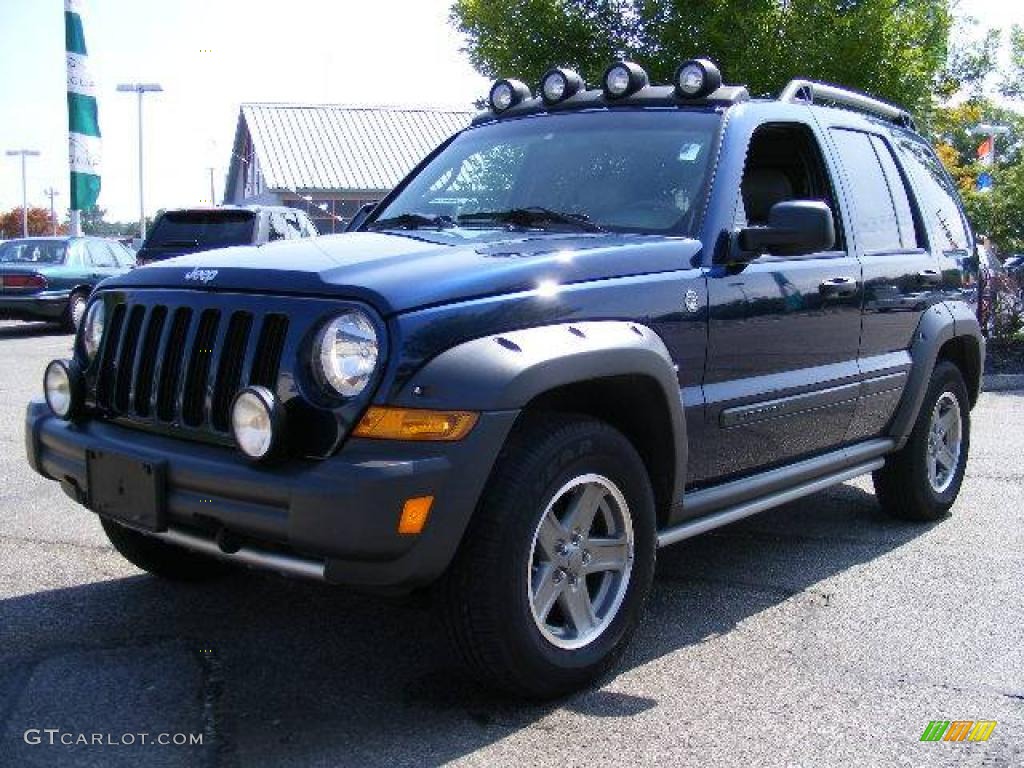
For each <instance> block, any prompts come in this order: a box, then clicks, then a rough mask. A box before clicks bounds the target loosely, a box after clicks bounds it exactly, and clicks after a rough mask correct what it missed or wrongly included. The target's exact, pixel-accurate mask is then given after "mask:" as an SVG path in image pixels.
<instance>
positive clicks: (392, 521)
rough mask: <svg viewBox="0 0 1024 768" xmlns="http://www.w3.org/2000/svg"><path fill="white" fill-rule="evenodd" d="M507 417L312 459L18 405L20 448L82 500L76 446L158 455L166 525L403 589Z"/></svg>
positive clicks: (427, 577) (424, 568)
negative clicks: (273, 459) (450, 439)
mask: <svg viewBox="0 0 1024 768" xmlns="http://www.w3.org/2000/svg"><path fill="white" fill-rule="evenodd" d="M517 415H518V412H516V411H499V412H490V413H485V414H482V415H481V418H480V421H479V422H478V423H477V426H476V427H475V428H474V429H473V431H472V432H471V433H470V434H469V435H468V436H467V437H466V438H465V439H463V440H462V441H459V442H457V443H406V442H393V441H383V440H360V439H354V438H353V439H350V440H348V442H347V443H346V444H345V446H344V447H343V448H342V450H341V451H339V452H338V453H337V454H335V455H334V456H331V457H330V458H328V459H325V460H322V461H312V460H293V461H289V462H286V463H283V464H280V465H271V466H260V465H255V464H253V463H251V462H249V461H247V460H246V459H245V458H244V457H243V456H242V455H241V454H240V453H239V452H238V451H236V450H234V449H230V448H225V447H221V446H212V445H205V444H201V443H194V442H188V441H184V440H180V439H175V438H171V437H166V436H161V435H153V434H150V433H146V432H140V431H138V430H132V429H129V428H126V427H124V426H120V425H117V424H112V423H108V422H101V421H92V422H86V423H82V424H74V423H69V422H65V421H61V420H59V419H57V418H56V417H54V416H53V415H52V414H51V413H50V411H49V409H48V408H47V406H46V404H45V403H43V402H42V401H39V400H35V401H33V402H31V403H30V404H29V406H28V410H27V413H26V424H25V442H26V446H25V447H26V452H27V454H28V459H29V463H30V464H31V465H32V467H33V469H35V470H36V471H37V472H39V473H40V474H42V475H43V476H44V477H47V478H50V479H53V480H57V481H59V482H60V483H61V485H62V486H63V487H64V488H65V490H67V491H68V492H69V495H71V496H72V498H74V499H75V500H76V501H78V502H79V503H82V504H86V505H87V503H88V478H87V477H86V463H85V452H86V450H88V449H96V450H109V451H116V452H121V453H124V454H127V455H130V456H135V457H138V458H140V459H143V460H157V459H159V460H161V461H163V462H165V464H166V467H167V485H166V500H167V505H166V512H167V522H168V526H169V528H170V529H173V530H181V529H184V530H186V531H188V532H192V531H195V532H198V533H201V534H210V539H211V540H212V539H215V538H216V536H217V534H218V532H220V531H224V532H225V533H228V534H231V535H233V536H236V537H237V538H238V539H239V540H240V541H242V542H243V544H244V545H245V546H247V547H250V548H252V549H254V550H263V549H266V551H268V552H270V553H272V554H274V555H275V556H276V555H278V553H279V552H281V551H282V550H284V551H287V552H288V553H290V554H289V556H291V555H292V554H294V556H295V557H298V558H299V559H308V560H309V561H313V562H323V563H324V568H323V578H325V579H326V580H327V581H331V582H336V583H344V584H350V585H353V586H362V587H368V588H373V587H381V588H389V589H393V588H411V587H416V586H421V585H423V584H426V583H429V582H430V581H432V580H434V579H435V578H436V577H437V576H439V575H440V574H441V573H442V572H443V571H444V569H445V568H446V567H447V566H448V563H449V562H450V561H451V558H452V556H453V555H454V554H455V550H456V548H457V547H458V544H459V541H460V540H461V538H462V534H463V532H464V531H465V528H466V525H467V524H468V522H469V518H470V516H471V515H472V513H473V510H474V509H475V508H476V504H477V501H478V499H479V497H480V495H481V493H482V492H483V488H484V485H485V483H486V481H487V478H488V476H489V475H490V471H491V467H492V465H493V463H494V460H495V458H496V457H497V455H498V452H499V451H500V449H501V446H502V445H503V443H504V441H505V438H506V436H507V435H508V432H509V430H510V429H511V427H512V425H513V423H514V422H515V419H516V416H517ZM424 495H432V496H434V497H435V501H434V506H433V509H432V512H431V519H430V522H429V523H428V525H427V527H426V529H425V530H424V532H423V533H422V534H420V535H418V536H402V535H399V534H398V533H397V523H398V518H399V516H400V514H401V509H402V505H403V504H404V502H405V500H406V499H408V498H410V497H414V496H424ZM178 543H180V544H181V545H182V546H188V547H190V548H198V545H197V546H196V547H192V546H191V544H190V543H188V542H184V541H182V542H178ZM261 545H265V546H261ZM250 564H252V565H260V563H259V562H258V561H255V560H254V561H253V562H251V563H250ZM273 570H286V569H285V568H281V567H277V568H273Z"/></svg>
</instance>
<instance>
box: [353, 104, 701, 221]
mask: <svg viewBox="0 0 1024 768" xmlns="http://www.w3.org/2000/svg"><path fill="white" fill-rule="evenodd" d="M720 125H721V116H720V115H717V114H714V113H711V112H682V111H672V112H669V111H657V112H655V111H642V110H636V111H603V112H590V113H571V114H569V113H566V114H560V115H546V116H538V117H532V118H521V119H518V120H509V121H508V122H501V123H492V124H488V125H483V126H480V127H477V128H473V129H470V130H468V131H466V132H464V133H463V134H461V135H460V136H458V137H457V138H456V139H455V140H454V141H453V142H452V143H451V144H450V145H449V146H447V147H446V148H445V149H444V150H443V151H442V152H441V153H440V154H438V155H437V157H435V158H434V159H433V160H432V161H431V162H430V163H429V164H428V165H427V166H426V167H425V168H424V169H422V170H421V171H420V172H419V173H418V174H417V176H416V177H415V178H413V179H412V180H411V181H410V182H409V184H408V185H407V186H406V187H405V188H404V189H403V190H402V191H401V192H400V193H399V194H398V195H397V196H396V197H395V199H394V200H392V201H391V202H390V203H389V204H388V205H387V206H386V207H385V208H384V209H383V210H381V211H380V212H379V213H378V214H377V216H376V217H375V221H374V222H373V223H371V224H370V227H371V228H372V227H375V226H376V227H387V226H389V225H390V224H391V223H397V222H401V221H403V220H405V221H416V220H423V221H434V222H437V223H438V225H440V226H444V225H447V226H464V227H493V226H496V225H502V226H508V225H511V226H515V225H516V224H517V223H521V224H524V225H525V226H533V225H540V224H542V223H544V222H545V221H546V222H547V223H548V224H551V223H554V224H555V225H563V226H567V227H570V228H572V227H574V225H578V226H580V228H583V225H584V224H586V225H589V226H590V227H591V228H593V229H597V228H600V229H607V230H613V231H627V232H650V233H673V234H691V233H693V232H694V230H695V227H696V225H697V220H698V217H699V215H700V212H701V210H702V208H703V202H704V199H705V196H706V190H707V177H708V170H709V168H710V163H711V155H712V150H713V148H714V147H715V139H716V136H717V134H718V130H719V126H720ZM516 212H519V213H520V214H522V215H521V216H519V217H518V218H517V216H516V215H515V213H516ZM531 216H532V217H531ZM545 216H547V217H548V218H547V219H545V218H544V217H545Z"/></svg>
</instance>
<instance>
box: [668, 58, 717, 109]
mask: <svg viewBox="0 0 1024 768" xmlns="http://www.w3.org/2000/svg"><path fill="white" fill-rule="evenodd" d="M721 85H722V73H721V72H719V71H718V67H716V66H715V64H714V62H712V61H710V60H708V59H692V60H690V61H684V62H683V63H682V64H680V65H679V68H678V69H677V70H676V78H675V86H676V95H678V96H681V97H683V98H685V99H694V98H698V97H701V96H707V95H708V94H710V93H712V92H714V91H716V90H718V88H719V87H721Z"/></svg>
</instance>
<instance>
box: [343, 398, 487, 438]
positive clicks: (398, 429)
mask: <svg viewBox="0 0 1024 768" xmlns="http://www.w3.org/2000/svg"><path fill="white" fill-rule="evenodd" d="M476 420H477V414H475V413H473V412H471V411H427V410H422V409H419V408H384V407H378V406H373V407H371V408H370V409H369V410H368V411H367V412H366V414H365V415H364V416H363V418H362V419H361V420H360V422H359V424H358V425H357V426H356V429H355V431H354V432H353V433H352V434H353V435H355V436H356V437H370V438H376V439H378V440H443V441H453V440H461V439H462V438H464V437H465V436H466V435H468V434H469V431H470V430H471V429H473V427H474V425H475V424H476Z"/></svg>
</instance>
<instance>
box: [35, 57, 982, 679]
mask: <svg viewBox="0 0 1024 768" xmlns="http://www.w3.org/2000/svg"><path fill="white" fill-rule="evenodd" d="M540 90H541V95H540V96H533V95H532V94H531V93H530V90H529V89H528V88H527V87H526V86H525V85H523V84H522V83H518V82H515V81H509V80H502V81H499V82H498V83H496V84H495V85H494V87H493V88H492V90H491V95H490V104H491V109H490V110H488V111H487V112H485V113H484V114H482V115H480V116H478V117H477V118H476V119H475V120H474V121H473V123H472V125H471V126H470V127H469V128H467V129H466V130H464V131H462V132H461V133H459V134H458V135H457V136H455V137H454V138H453V139H451V140H450V141H448V142H445V144H443V145H442V146H441V147H440V148H439V149H438V150H436V151H435V152H434V153H433V154H431V155H430V156H429V157H428V158H427V159H426V160H425V161H424V162H422V163H421V164H420V165H419V166H418V167H417V169H416V170H415V171H413V173H412V174H411V175H410V176H408V177H407V178H406V179H405V180H404V181H402V182H401V183H400V184H399V185H398V187H397V188H396V189H395V190H394V191H392V192H391V193H390V194H389V195H388V196H387V197H386V198H385V199H384V200H382V201H381V202H380V204H379V205H377V206H376V207H375V208H374V209H373V210H372V211H371V212H369V214H368V216H367V217H366V218H365V219H364V221H363V222H362V224H359V225H358V226H357V228H356V231H354V232H349V233H345V234H342V235H338V236H335V237H330V238H321V239H320V240H318V241H317V242H316V243H311V242H307V241H305V240H297V241H289V242H285V243H277V244H270V245H267V246H264V247H262V248H235V249H232V250H231V251H230V252H216V251H215V252H211V253H205V254H197V255H193V256H188V257H182V258H177V259H173V260H170V261H166V262H163V263H161V264H156V265H153V266H151V267H148V268H146V269H140V270H136V271H135V272H132V273H129V274H127V275H124V276H122V277H120V278H118V279H116V280H113V281H111V282H109V283H107V284H104V285H103V286H102V287H101V289H100V290H98V291H97V294H96V296H95V297H94V298H93V300H92V301H91V302H90V305H89V308H88V313H87V316H86V320H85V322H84V323H83V326H82V329H81V330H80V332H79V336H78V339H77V343H76V345H75V352H74V357H73V358H72V359H70V360H55V361H53V362H52V363H50V365H49V367H48V368H47V373H46V378H45V395H46V400H45V401H36V402H33V403H31V404H30V405H29V407H28V413H27V429H26V434H27V435H28V436H29V442H28V459H29V462H30V463H31V465H32V467H34V468H35V469H36V470H37V471H38V472H40V473H41V474H42V475H43V476H45V477H48V478H51V479H53V480H55V481H58V482H60V483H61V485H62V486H63V488H64V489H65V490H66V491H67V492H68V494H69V495H70V496H71V497H72V498H73V499H75V500H77V501H78V502H80V503H82V504H85V505H86V506H88V507H90V508H91V509H92V510H94V511H95V512H96V513H97V514H98V515H99V517H100V520H101V522H102V525H103V528H104V530H105V531H106V534H107V536H108V537H109V539H110V541H111V542H112V543H113V545H114V547H115V548H116V549H117V550H118V551H119V552H121V554H123V555H124V556H125V557H126V558H128V559H129V560H130V561H131V562H133V563H135V564H136V565H138V566H139V567H140V568H143V569H145V570H147V571H149V572H151V573H154V574H157V575H160V576H163V577H166V578H170V579H184V580H191V581H200V580H203V579H208V578H213V577H216V576H218V575H221V574H223V573H224V572H225V570H226V569H230V567H231V565H232V564H242V565H247V566H254V567H260V568H266V569H269V570H273V571H278V572H284V573H287V574H291V575H294V576H301V577H307V578H312V579H316V580H320V581H327V582H330V583H337V584H345V585H350V586H354V587H358V588H360V589H363V590H378V591H381V592H389V593H393V592H400V591H411V590H415V589H416V588H420V587H426V586H430V587H432V589H433V590H434V593H435V595H436V596H437V598H438V602H437V605H438V606H439V610H440V612H441V615H442V617H443V619H444V621H445V623H446V625H447V627H448V630H449V632H450V635H451V638H452V639H453V643H454V647H455V649H456V650H457V651H458V652H459V653H460V655H461V656H462V658H463V659H464V662H465V666H466V668H467V669H468V670H471V671H472V672H473V673H475V674H476V675H477V676H479V678H480V679H481V680H483V681H485V682H486V683H488V684H491V685H495V686H498V687H500V688H503V689H505V690H509V691H512V692H514V693H516V694H520V695H525V696H531V697H548V696H556V695H559V694H564V693H566V692H567V691H571V690H574V689H577V688H579V687H580V686H584V685H587V684H589V683H590V682H592V681H593V680H594V679H595V678H597V677H599V676H600V675H602V674H604V673H605V672H606V671H608V670H609V669H611V668H612V666H613V665H614V664H615V661H616V659H617V658H619V656H620V655H621V654H622V652H623V649H624V648H625V646H626V644H627V642H628V640H629V638H630V636H631V635H632V633H633V631H634V630H635V628H636V627H637V625H638V623H639V621H640V617H641V615H642V612H643V606H644V603H645V600H646V599H647V594H648V591H649V589H650V587H651V583H652V576H653V573H654V565H655V551H656V549H657V548H658V547H663V546H668V545H671V544H673V543H675V542H678V541H681V540H683V539H686V538H688V537H691V536H695V535H698V534H700V533H702V532H704V531H708V530H711V529H713V528H717V527H719V526H722V525H726V524H728V523H731V522H733V521H736V520H739V519H741V518H744V517H747V516H749V515H753V514H755V513H757V512H760V511H761V510H764V509H767V508H769V507H772V506H775V505H778V504H782V503H784V502H787V501H790V500H793V499H795V498H798V497H801V496H804V495H807V494H811V493H815V492H817V491H819V490H821V489H823V488H827V487H829V486H832V485H835V484H838V483H842V482H844V481H846V480H849V479H851V478H854V477H857V476H859V475H863V474H866V473H873V477H874V485H875V490H876V493H877V497H878V501H879V503H880V504H881V506H882V507H883V508H884V509H885V510H886V511H887V512H889V513H890V514H892V515H894V516H896V517H898V518H901V519H904V520H911V521H936V520H940V519H942V518H943V517H944V516H945V515H947V514H948V512H949V510H950V508H951V506H952V505H953V502H954V500H955V499H956V497H957V494H958V493H959V490H960V485H961V483H962V482H963V479H964V467H965V464H966V462H967V455H968V448H969V436H970V426H971V409H972V407H973V406H974V404H975V403H976V401H977V399H978V393H979V389H980V382H981V370H982V358H983V355H984V348H985V347H984V340H983V339H982V336H981V333H980V330H979V327H978V322H977V320H976V318H975V317H974V315H973V314H972V312H971V311H970V309H969V308H968V307H967V305H966V304H965V303H964V302H963V301H962V294H961V293H960V284H959V283H960V277H961V274H960V268H959V266H958V260H957V259H958V257H959V256H962V255H964V254H966V253H969V252H970V251H971V249H972V246H973V242H974V241H973V236H972V233H971V230H970V227H969V225H968V223H967V220H966V218H965V217H964V214H963V210H962V208H961V204H960V201H959V199H958V196H957V192H956V187H955V185H954V184H953V183H952V182H951V180H950V178H949V176H948V175H947V174H946V172H945V171H944V170H943V168H942V165H941V163H940V162H939V160H938V158H937V157H936V155H935V153H934V152H933V150H932V149H931V147H929V145H928V144H927V142H926V141H925V140H924V139H923V138H922V137H921V136H920V135H919V134H918V133H917V132H916V131H915V130H914V129H913V123H912V121H911V119H910V117H909V115H908V114H907V113H906V112H904V111H903V110H901V109H899V108H897V107H894V106H892V105H889V104H886V103H883V102H880V101H877V100H875V99H872V98H870V97H867V96H864V95H862V94H859V93H854V92H850V91H846V90H843V89H841V88H837V87H834V86H826V85H822V84H819V83H811V82H807V81H795V82H793V83H791V84H790V85H789V86H787V88H786V89H785V90H784V92H783V93H782V94H781V95H780V97H779V98H777V99H759V100H751V99H750V98H749V96H748V94H747V91H746V89H745V88H743V87H740V86H723V85H722V84H721V77H720V75H719V74H718V71H717V69H716V68H715V66H714V65H713V64H712V63H711V62H709V61H707V60H695V61H688V62H685V63H684V64H683V65H681V67H680V69H679V72H678V73H677V77H676V80H675V82H674V83H673V84H672V85H666V86H656V85H648V80H647V75H646V74H645V73H644V72H643V70H642V69H641V68H640V67H639V66H637V65H636V64H633V63H628V62H618V63H615V64H613V65H612V66H611V67H609V69H608V71H607V74H606V76H605V78H604V79H603V87H602V88H599V89H594V90H585V89H584V87H583V85H582V81H581V80H580V78H579V77H578V76H577V75H576V74H575V73H572V72H569V71H567V70H561V69H556V70H553V71H551V72H550V73H548V74H547V75H546V76H545V78H544V79H543V81H542V84H541V86H540ZM840 107H842V108H840ZM719 546H721V547H723V548H725V547H728V546H729V543H728V540H723V542H722V543H721V544H720V545H719ZM679 620H680V621H682V622H685V621H687V620H688V619H687V617H680V618H679Z"/></svg>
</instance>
